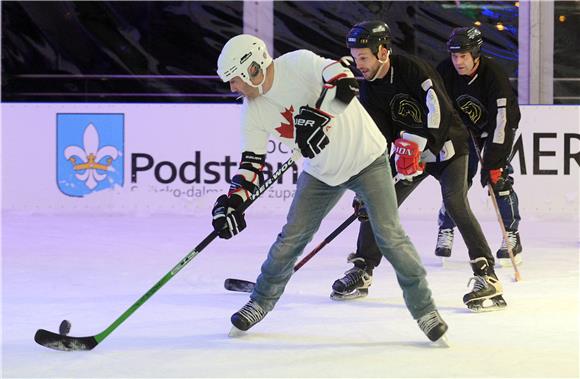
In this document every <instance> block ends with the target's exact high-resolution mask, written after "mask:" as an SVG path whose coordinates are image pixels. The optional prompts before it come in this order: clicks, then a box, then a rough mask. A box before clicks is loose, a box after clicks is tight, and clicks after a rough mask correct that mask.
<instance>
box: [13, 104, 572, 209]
mask: <svg viewBox="0 0 580 379" xmlns="http://www.w3.org/2000/svg"><path fill="white" fill-rule="evenodd" d="M521 108H522V121H521V123H520V131H519V132H518V136H517V143H516V147H517V152H516V154H515V157H514V159H513V161H512V162H513V165H514V168H515V174H514V177H515V181H516V185H515V186H516V187H515V188H516V190H517V193H518V195H519V199H520V203H521V211H522V213H524V214H527V215H532V214H541V215H546V214H553V215H559V214H569V215H576V216H577V215H578V209H579V178H578V171H579V161H580V107H578V106H522V107H521ZM239 115H240V105H237V104H104V103H103V104H78V103H75V104H70V103H46V104H45V103H41V104H38V103H30V104H29V103H4V104H2V162H3V165H2V200H3V205H2V208H3V210H4V211H15V212H35V213H36V212H39V213H61V212H62V213H71V212H73V213H76V212H79V213H98V214H108V213H114V214H116V213H168V214H172V213H176V214H177V213H179V214H197V213H199V214H206V213H207V212H209V209H211V206H212V204H213V201H214V200H215V198H216V197H217V196H218V195H219V194H220V193H223V192H225V191H227V188H228V186H229V185H228V181H229V180H230V179H231V176H232V175H233V173H235V170H236V166H237V162H238V161H239V158H240V151H239V150H240V138H239V134H240V133H239ZM285 122H287V120H286V119H285V118H284V117H283V115H281V116H280V123H281V125H282V124H283V123H285ZM268 150H269V155H268V162H269V164H270V165H271V167H272V170H275V169H276V168H277V167H278V165H279V164H281V163H283V162H285V161H286V160H287V159H288V158H289V152H288V149H287V148H286V147H285V146H283V145H280V144H279V143H278V142H277V141H275V140H270V142H269V145H268ZM298 166H300V163H299V164H298ZM297 173H298V172H297V171H293V170H291V171H290V172H288V173H286V174H285V175H284V176H283V178H282V180H281V183H277V184H276V185H275V186H273V187H272V189H271V190H270V191H268V192H267V193H266V194H265V195H264V197H263V198H262V199H260V201H259V203H257V204H256V205H255V206H254V207H253V208H252V209H251V212H252V213H256V214H277V213H279V214H285V212H286V210H287V208H288V206H289V204H290V201H291V200H292V197H293V195H294V188H295V185H294V183H295V180H296V176H297ZM477 179H478V176H477V177H476V183H475V188H474V189H473V190H472V191H471V192H470V201H471V203H472V207H473V209H474V211H475V212H476V213H479V214H487V215H490V214H491V213H490V210H491V205H490V202H489V200H488V199H487V196H486V195H485V193H484V191H483V190H482V189H481V187H480V185H479V181H478V180H477ZM439 193H440V191H439V188H438V186H437V184H436V182H434V181H433V180H426V181H425V183H424V184H422V185H421V186H420V187H419V188H418V189H417V190H416V191H415V193H413V194H412V195H411V197H409V199H408V200H407V202H406V203H405V204H404V206H403V209H405V212H407V213H412V214H429V215H433V216H434V215H435V214H436V212H437V210H438V208H439V203H440V195H439ZM351 198H352V196H351V195H350V194H347V195H346V196H345V197H344V198H343V199H342V200H341V202H340V204H339V207H338V208H337V209H336V210H335V212H344V213H345V214H346V213H348V212H350V201H351ZM258 204H259V205H258Z"/></svg>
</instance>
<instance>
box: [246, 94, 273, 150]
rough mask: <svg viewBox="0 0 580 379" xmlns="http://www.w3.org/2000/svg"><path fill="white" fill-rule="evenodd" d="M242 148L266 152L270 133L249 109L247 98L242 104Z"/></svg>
mask: <svg viewBox="0 0 580 379" xmlns="http://www.w3.org/2000/svg"><path fill="white" fill-rule="evenodd" d="M240 125H241V128H242V130H241V136H242V138H241V149H242V152H244V151H251V152H252V153H255V154H266V153H267V149H268V138H269V136H270V133H269V131H268V130H266V129H264V127H263V126H262V122H260V120H258V118H257V117H256V115H255V114H253V112H251V111H250V110H249V107H248V106H247V103H246V100H244V104H243V106H242V116H241V123H240Z"/></svg>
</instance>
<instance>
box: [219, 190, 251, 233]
mask: <svg viewBox="0 0 580 379" xmlns="http://www.w3.org/2000/svg"><path fill="white" fill-rule="evenodd" d="M241 203H242V198H241V197H239V196H238V195H232V197H228V195H221V196H220V197H218V198H217V200H216V202H215V204H214V206H213V209H212V211H211V213H212V215H213V220H212V222H211V224H212V226H213V229H214V230H215V231H216V232H217V234H218V236H219V237H220V238H225V239H230V238H232V237H233V236H235V235H236V234H238V233H239V232H241V231H242V230H244V229H245V228H246V220H245V219H244V214H243V213H240V212H238V211H237V210H236V209H237V208H238V207H239V206H240V204H241Z"/></svg>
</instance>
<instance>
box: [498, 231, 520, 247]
mask: <svg viewBox="0 0 580 379" xmlns="http://www.w3.org/2000/svg"><path fill="white" fill-rule="evenodd" d="M506 235H507V243H506V240H505V239H504V240H503V241H502V242H501V249H502V250H507V249H508V246H509V248H510V249H511V250H513V249H514V248H515V247H516V244H517V243H518V236H517V234H516V233H514V232H509V231H508V232H506Z"/></svg>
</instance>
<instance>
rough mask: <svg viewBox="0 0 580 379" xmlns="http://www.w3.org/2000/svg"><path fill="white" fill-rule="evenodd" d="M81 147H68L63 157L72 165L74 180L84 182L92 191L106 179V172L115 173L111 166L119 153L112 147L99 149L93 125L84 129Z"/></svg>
mask: <svg viewBox="0 0 580 379" xmlns="http://www.w3.org/2000/svg"><path fill="white" fill-rule="evenodd" d="M83 147H84V148H81V147H79V146H75V145H71V146H68V147H67V148H66V149H65V150H64V156H65V158H66V159H67V160H68V161H70V162H71V163H72V165H73V169H74V170H75V172H76V174H75V176H76V178H77V179H78V180H81V181H83V182H85V185H86V186H87V187H88V188H89V189H90V190H92V189H94V188H95V187H96V186H97V185H98V184H99V182H100V181H102V180H104V179H105V178H106V177H107V172H114V171H115V168H114V167H112V164H113V161H114V160H115V159H117V157H118V156H119V151H118V150H117V149H116V148H115V147H113V146H103V147H101V148H100V149H99V133H98V132H97V129H96V128H95V126H94V125H93V124H89V125H88V126H87V127H86V128H85V132H84V134H83ZM99 171H105V173H101V172H99Z"/></svg>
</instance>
